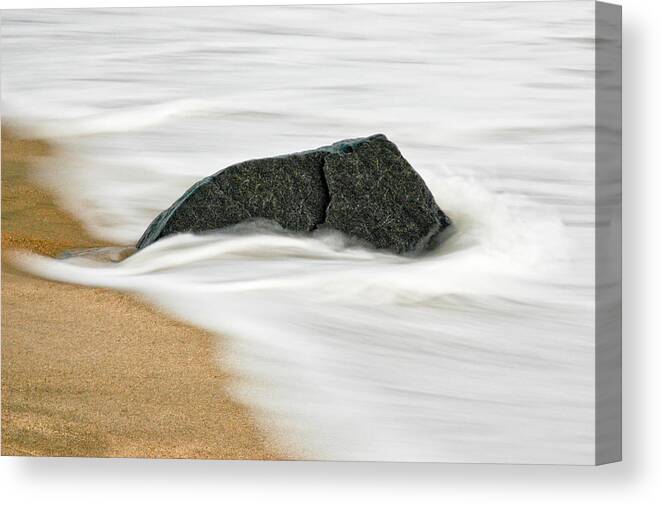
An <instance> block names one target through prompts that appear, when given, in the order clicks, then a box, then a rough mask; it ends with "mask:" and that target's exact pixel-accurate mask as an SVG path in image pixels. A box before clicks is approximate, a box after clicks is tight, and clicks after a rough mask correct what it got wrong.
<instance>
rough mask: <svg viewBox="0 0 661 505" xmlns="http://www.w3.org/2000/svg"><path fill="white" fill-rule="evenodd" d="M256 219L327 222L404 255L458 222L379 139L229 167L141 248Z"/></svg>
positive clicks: (170, 214) (205, 182) (294, 225)
mask: <svg viewBox="0 0 661 505" xmlns="http://www.w3.org/2000/svg"><path fill="white" fill-rule="evenodd" d="M254 219H269V220H272V221H275V222H277V223H278V224H280V225H281V226H282V227H283V228H285V229H289V230H293V231H299V232H305V231H312V230H313V229H315V228H316V227H317V226H319V225H322V224H324V225H326V226H330V227H332V228H335V229H337V230H340V231H342V232H344V233H346V234H348V235H351V236H354V237H357V238H359V239H361V240H363V241H365V242H368V243H370V244H371V245H373V246H374V247H377V248H383V249H389V250H391V251H393V252H397V253H406V252H414V251H422V250H424V249H428V248H430V247H432V246H433V245H434V244H435V243H436V242H437V239H438V237H439V234H440V232H441V231H442V230H443V229H445V228H446V227H447V226H449V225H450V219H449V218H448V217H447V216H446V215H445V214H444V213H443V211H442V210H441V209H439V208H438V206H437V205H436V203H435V202H434V198H433V196H432V194H431V192H430V191H429V189H428V188H427V186H426V185H425V183H424V181H423V180H422V178H421V177H420V176H419V175H418V174H417V173H416V172H415V170H414V169H413V168H412V167H411V165H409V163H408V162H407V161H406V160H405V159H404V157H403V156H402V155H401V153H400V152H399V150H398V149H397V146H395V144H393V143H392V142H390V141H389V140H388V139H386V137H385V136H384V135H373V136H371V137H365V138H360V139H351V140H343V141H340V142H336V143H335V144H333V145H331V146H325V147H320V148H319V149H315V150H313V151H305V152H301V153H295V154H289V155H285V156H276V157H273V158H264V159H258V160H250V161H245V162H243V163H239V164H237V165H232V166H230V167H228V168H226V169H224V170H221V171H220V172H218V173H216V174H215V175H213V176H210V177H207V178H205V179H202V180H201V181H199V182H198V183H197V184H195V185H194V186H193V187H192V188H190V189H189V190H188V191H187V192H186V193H185V194H184V195H183V196H182V197H181V198H179V199H178V200H177V201H176V202H175V203H174V204H173V205H172V206H171V207H170V208H168V209H167V210H165V211H163V212H162V213H161V214H160V215H159V216H158V217H157V218H156V219H155V220H154V221H153V222H152V223H151V224H150V225H149V227H148V228H147V230H146V231H145V233H144V235H143V236H142V238H141V239H140V241H139V242H138V244H137V246H136V247H137V248H138V249H141V248H143V247H146V246H147V245H149V244H151V243H153V242H155V241H156V240H158V239H160V238H162V237H164V236H167V235H170V234H173V233H181V232H202V231H208V230H215V229H219V228H223V227H226V226H229V225H233V224H237V223H240V222H244V221H250V220H254Z"/></svg>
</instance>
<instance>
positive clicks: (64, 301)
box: [2, 128, 281, 459]
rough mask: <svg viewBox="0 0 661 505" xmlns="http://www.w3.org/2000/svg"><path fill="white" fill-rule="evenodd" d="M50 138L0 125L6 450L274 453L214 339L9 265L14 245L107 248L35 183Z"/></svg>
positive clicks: (49, 251)
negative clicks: (33, 174) (32, 173)
mask: <svg viewBox="0 0 661 505" xmlns="http://www.w3.org/2000/svg"><path fill="white" fill-rule="evenodd" d="M54 155H56V153H54V152H53V148H52V147H50V146H49V145H48V144H46V143H45V142H40V141H35V140H32V141H25V140H19V139H17V138H16V137H13V136H12V135H10V134H9V133H8V132H7V131H6V128H3V132H2V248H3V256H2V454H3V455H35V456H37V455H38V456H116V457H159V458H213V459H274V458H276V457H281V454H280V453H278V452H277V450H276V449H275V448H274V447H273V445H272V443H270V441H269V440H267V439H266V438H265V436H264V434H263V433H261V432H259V431H258V429H257V428H256V426H255V422H254V418H253V417H252V416H251V414H250V412H249V411H248V409H247V408H246V407H244V406H243V405H240V404H239V403H237V402H236V401H234V400H233V399H232V398H230V396H229V394H228V392H227V386H228V384H229V382H230V380H231V379H232V377H230V376H229V375H228V374H226V373H223V371H222V370H221V369H220V368H219V367H218V366H217V365H216V359H215V358H216V353H217V352H222V349H220V350H219V349H217V347H216V344H215V341H216V337H214V336H212V335H211V334H209V333H207V332H204V331H202V330H199V329H197V328H194V327H191V326H189V325H186V324H183V323H180V322H177V321H174V320H172V319H171V318H169V317H167V316H165V315H164V314H162V313H159V312H157V311H156V310H155V309H152V308H150V307H149V306H147V305H145V304H143V303H141V302H139V301H137V300H136V299H135V298H133V297H131V296H129V295H125V294H122V293H118V292H115V291H110V290H105V289H92V288H85V287H80V286H74V285H69V284H60V283H55V282H50V281H46V280H43V279H38V278H35V277H33V276H30V275H27V274H25V273H22V272H20V271H18V270H17V269H15V268H13V267H12V266H11V265H9V264H8V262H7V261H6V255H5V253H6V252H7V251H8V250H10V249H12V248H21V249H30V250H32V251H34V252H38V253H40V254H46V255H54V254H57V253H59V252H62V251H64V250H67V249H72V248H81V247H94V246H100V245H107V244H104V243H102V242H100V241H98V240H95V239H93V238H92V237H90V236H89V235H88V234H87V233H86V232H85V230H84V229H83V228H82V226H80V224H79V223H78V222H77V221H76V220H75V219H74V218H73V217H72V216H69V215H68V214H67V213H66V212H64V211H63V210H61V209H59V208H58V207H57V206H56V205H55V203H54V200H53V198H52V195H50V194H49V193H48V192H47V191H45V190H43V189H41V188H39V187H37V186H35V184H33V183H32V182H31V180H30V178H29V169H30V166H31V163H32V162H33V161H34V157H35V156H54Z"/></svg>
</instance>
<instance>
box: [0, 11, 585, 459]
mask: <svg viewBox="0 0 661 505" xmlns="http://www.w3.org/2000/svg"><path fill="white" fill-rule="evenodd" d="M594 71H595V68H594V4H593V3H592V2H583V1H581V2H534V3H529V4H521V3H501V4H479V3H476V4H470V3H469V4H435V5H430V4H427V5H422V4H419V5H375V6H334V7H330V6H320V7H254V8H248V7H245V8H242V7H236V8H209V9H206V8H196V9H192V8H181V9H174V8H167V9H166V8H151V9H141V10H139V9H132V10H122V9H112V10H41V11H34V10H32V11H5V12H3V13H2V101H3V116H4V118H5V120H7V119H8V120H11V121H12V123H16V124H21V125H23V126H24V127H25V132H26V134H30V135H35V134H37V135H41V136H45V137H48V138H53V139H57V141H58V142H59V143H60V144H61V145H63V146H64V150H65V156H64V159H63V161H61V162H58V166H57V170H55V169H54V167H52V166H48V165H46V166H44V167H42V170H41V172H40V174H39V177H40V182H41V183H44V184H48V185H49V186H50V187H51V188H53V189H54V190H55V191H56V193H57V194H58V195H59V197H60V198H61V199H62V203H63V205H65V206H66V207H68V208H69V209H71V210H72V211H74V212H75V213H76V215H77V216H79V217H80V218H81V220H83V222H84V224H85V225H86V226H87V227H88V228H89V230H90V231H91V232H92V233H94V234H96V235H98V236H99V237H103V238H106V239H110V240H114V241H117V242H120V243H127V244H130V243H133V242H135V241H136V240H137V239H138V238H139V236H140V235H141V233H142V232H143V231H144V229H145V227H146V226H147V225H148V223H149V222H150V221H151V219H152V218H153V217H154V216H155V215H156V214H157V213H158V212H159V211H160V210H162V209H163V208H165V207H167V206H168V205H169V204H170V203H171V202H172V201H173V200H174V199H176V198H177V197H178V196H179V195H180V194H181V193H182V192H183V191H184V190H186V189H187V188H188V187H189V186H190V185H191V184H192V183H193V182H195V181H196V180H197V179H199V178H200V177H202V176H205V175H209V174H211V173H213V172H215V171H217V170H218V169H220V168H222V167H223V166H227V165H229V164H231V163H234V162H238V161H241V160H244V159H248V158H255V157H262V156H270V155H274V154H282V153H287V152H292V151H299V150H303V149H309V148H314V147H317V146H320V145H325V144H328V143H330V142H333V141H336V140H339V139H342V138H348V137H358V136H364V135H369V134H373V133H377V132H382V133H385V134H386V135H387V136H388V137H389V138H390V139H391V140H393V141H394V142H395V143H396V144H397V145H398V146H399V147H400V150H401V151H402V153H403V154H404V155H405V156H406V157H407V159H408V160H409V161H410V162H411V164H412V165H413V166H414V167H415V168H416V169H417V170H419V171H420V173H421V174H422V175H423V177H424V178H425V179H426V181H427V183H428V184H429V185H430V188H431V189H432V191H433V192H434V195H435V197H436V199H437V201H438V203H439V205H440V206H441V208H443V209H444V210H445V211H446V212H447V213H448V214H449V215H450V216H451V217H452V218H453V220H454V222H455V223H456V225H457V232H456V233H455V235H453V236H452V237H450V238H449V239H448V240H447V241H446V243H445V244H444V246H443V247H442V248H440V249H439V250H438V251H437V252H436V253H435V254H433V255H430V256H428V257H425V258H422V259H417V260H411V259H404V258H399V257H395V256H392V255H389V254H384V253H380V252H375V251H370V250H365V249H359V248H355V247H352V246H351V245H350V244H347V243H346V242H345V239H344V238H343V237H341V236H339V235H336V234H332V233H322V234H317V235H315V236H313V237H300V236H292V235H288V234H283V233H279V232H277V231H275V230H272V229H269V228H268V227H266V228H265V227H252V228H251V227H239V229H236V230H228V231H225V232H222V233H218V234H214V235H211V236H204V237H199V236H198V237H194V236H177V237H173V238H171V239H167V240H163V241H160V242H159V243H157V244H155V245H154V246H152V247H149V248H147V249H145V250H143V251H141V252H140V253H138V254H136V255H135V256H133V257H131V258H129V259H128V260H126V261H124V262H122V263H120V264H116V265H111V266H108V265H107V264H101V263H98V262H94V261H91V260H88V259H85V258H72V259H68V260H66V261H55V260H50V259H46V258H38V257H34V256H24V257H21V258H19V261H21V263H22V264H23V265H24V267H25V268H28V269H30V270H32V271H34V272H37V273H40V274H41V275H44V276H46V277H50V278H55V279H60V280H63V281H67V282H78V283H81V284H88V285H100V286H109V287H115V288H118V289H122V290H128V291H133V292H137V293H140V294H142V295H144V296H146V297H147V298H148V299H149V300H151V301H152V302H153V303H156V304H159V305H161V306H163V307H165V308H166V309H167V310H169V311H171V312H173V313H175V314H176V315H177V316H179V317H181V318H183V319H186V320H189V321H192V322H193V323H195V324H197V325H200V326H203V327H205V328H208V329H211V330H214V331H218V332H221V333H223V334H225V335H228V336H229V337H230V339H231V352H230V353H229V354H228V355H224V356H222V357H221V359H222V361H223V366H225V367H227V368H231V369H233V370H236V371H237V372H239V374H240V376H241V377H242V380H241V381H240V382H237V384H236V385H235V392H236V395H237V397H239V398H241V399H243V400H244V401H246V402H248V403H249V404H250V405H251V406H252V407H253V409H255V411H256V412H258V413H259V415H260V419H261V420H262V421H263V422H264V425H265V427H266V429H268V430H269V431H270V432H271V433H272V434H273V436H276V437H278V438H279V440H280V441H281V442H282V443H283V445H285V446H286V447H291V448H292V450H293V451H295V452H296V453H297V454H300V455H302V456H305V457H315V458H335V459H373V460H382V459H385V460H402V459H403V460H438V461H493V462H496V461H497V462H544V463H552V462H564V463H592V462H593V461H594V422H595V418H594V394H595V390H594V298H593V296H594V115H595V111H594Z"/></svg>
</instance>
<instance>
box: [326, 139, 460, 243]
mask: <svg viewBox="0 0 661 505" xmlns="http://www.w3.org/2000/svg"><path fill="white" fill-rule="evenodd" d="M324 175H325V177H326V184H327V185H328V192H329V194H330V203H329V205H328V208H327V210H326V221H325V224H326V225H328V226H331V227H332V228H335V229H337V230H340V231H342V232H344V233H346V234H347V235H351V236H354V237H359V238H361V239H363V240H365V241H366V242H369V243H370V244H372V245H373V246H374V247H377V248H379V249H390V250H391V251H394V252H398V253H405V252H411V251H422V250H425V249H428V248H430V247H432V246H433V245H434V244H435V243H436V241H437V238H438V236H439V233H440V232H441V231H442V230H443V229H444V228H446V227H448V226H449V225H450V219H449V218H448V217H447V216H446V215H445V214H444V213H443V211H442V210H441V209H439V208H438V206H437V205H436V202H435V201H434V197H433V196H432V194H431V191H429V189H428V188H427V186H426V185H425V183H424V181H423V180H422V178H421V177H420V176H419V175H418V174H417V172H416V171H415V170H414V169H413V167H411V165H409V163H408V162H407V161H406V160H405V159H404V157H403V156H402V155H401V153H400V152H399V149H397V146H396V145H395V144H393V143H392V142H390V141H388V139H386V137H385V136H383V135H375V136H373V137H369V138H368V139H366V141H365V142H360V143H357V144H356V145H354V146H353V147H350V148H349V149H347V150H345V151H344V152H341V153H333V154H329V155H328V156H326V160H325V163H324Z"/></svg>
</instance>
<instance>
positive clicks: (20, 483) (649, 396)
mask: <svg viewBox="0 0 661 505" xmlns="http://www.w3.org/2000/svg"><path fill="white" fill-rule="evenodd" d="M239 3H241V4H277V3H286V2H277V1H275V2H273V1H267V0H261V1H260V0H258V1H243V2H222V1H215V2H207V1H200V0H198V1H195V0H192V1H181V0H180V1H179V2H167V1H163V0H161V1H160V2H159V1H153V0H144V1H140V2H131V1H126V0H123V1H115V2H99V1H95V2H87V3H85V2H82V1H78V2H72V1H68V2H63V1H57V0H56V1H52V2H47V1H41V2H39V1H30V0H23V1H22V2H20V1H4V0H0V6H1V7H2V8H19V7H20V8H26V7H61V6H66V7H89V6H104V7H106V6H107V7H109V6H149V5H223V4H225V5H227V4H239ZM289 3H305V2H289ZM307 3H336V4H339V3H346V2H341V1H339V2H333V1H332V0H327V1H325V2H322V1H316V2H315V1H309V2H307ZM621 3H623V4H624V10H623V15H624V69H623V70H624V71H623V74H624V167H623V170H624V174H623V176H624V181H623V187H624V196H623V198H624V230H623V241H624V243H623V248H624V280H623V296H624V329H623V330H624V339H623V343H624V363H623V365H624V462H622V463H618V464H614V465H607V466H602V467H597V468H592V467H560V466H555V467H554V466H506V465H449V464H385V463H382V464H378V463H369V464H368V463H350V464H349V463H301V462H283V463H265V462H211V461H185V462H184V461H153V460H103V459H74V458H52V459H48V458H2V459H1V460H0V500H3V502H4V503H12V504H13V503H67V504H69V503H71V504H76V503H120V502H127V503H134V502H145V503H159V504H168V503H182V502H198V501H203V500H204V501H207V500H209V501H210V500H213V501H215V502H219V501H225V502H229V503H244V502H257V501H258V500H259V501H260V502H266V503H273V502H276V503H277V502H282V503H297V502H302V503H313V502H314V503H319V502H321V503H337V502H338V501H350V502H353V501H356V502H358V501H360V502H366V501H367V502H371V501H378V502H379V503H401V502H403V501H405V502H413V503H418V502H425V501H427V502H434V503H451V504H455V503H462V504H463V503H467V504H469V503H484V502H488V503H490V504H499V503H507V504H512V505H513V504H517V503H522V504H523V503H525V504H528V503H542V504H543V503H559V502H560V503H581V504H589V503H600V504H604V503H660V502H661V482H659V481H660V480H661V479H660V478H661V463H659V458H658V457H657V454H656V452H657V451H659V450H661V444H660V443H659V428H658V427H659V426H661V415H660V414H661V406H660V405H659V396H660V394H659V393H660V392H659V390H658V387H657V386H658V384H659V382H660V375H661V372H660V370H661V366H660V365H659V364H658V363H657V360H658V359H659V358H660V357H661V345H660V344H659V336H660V335H661V328H660V327H659V318H658V317H657V312H658V311H659V304H658V302H657V300H656V299H655V295H658V287H657V286H658V282H657V281H658V278H659V275H658V274H659V266H658V262H657V261H656V260H657V258H659V257H661V251H660V247H659V246H660V244H661V240H660V239H658V238H657V237H658V233H656V230H657V229H658V228H657V227H656V226H654V227H653V224H656V223H655V220H654V218H655V217H656V216H658V215H661V212H660V210H661V209H659V202H661V199H659V198H656V197H657V195H656V190H657V188H659V187H661V185H660V184H659V182H660V181H659V171H658V170H657V167H659V166H661V159H659V152H658V149H655V147H657V143H658V142H659V138H660V137H659V119H658V116H659V113H661V108H660V107H659V97H658V90H659V89H661V82H660V81H661V79H660V76H661V75H660V74H661V72H660V71H659V66H658V63H657V62H658V61H659V59H660V58H659V55H658V51H660V50H661V44H660V40H659V39H660V38H661V33H660V32H661V30H660V28H659V26H657V25H658V22H659V20H661V17H660V16H659V14H660V12H661V8H659V3H658V2H653V1H650V0H624V1H623V2H621ZM655 92H656V93H655ZM655 127H656V128H655ZM654 288H656V289H654Z"/></svg>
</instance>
